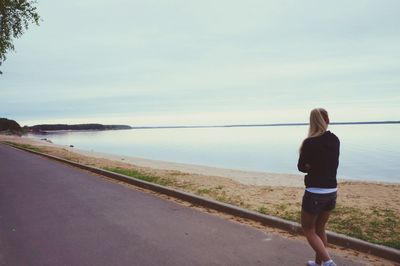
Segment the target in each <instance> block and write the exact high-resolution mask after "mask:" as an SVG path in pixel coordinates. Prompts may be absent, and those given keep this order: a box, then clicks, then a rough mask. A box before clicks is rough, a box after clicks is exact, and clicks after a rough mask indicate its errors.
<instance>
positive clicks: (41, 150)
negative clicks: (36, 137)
mask: <svg viewBox="0 0 400 266" xmlns="http://www.w3.org/2000/svg"><path fill="white" fill-rule="evenodd" d="M4 143H6V144H10V145H12V146H16V147H19V148H23V149H27V150H31V151H36V152H46V150H45V149H42V148H39V147H36V146H33V145H30V144H21V143H16V142H10V141H5V142H4Z"/></svg>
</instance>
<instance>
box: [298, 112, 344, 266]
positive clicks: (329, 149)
mask: <svg viewBox="0 0 400 266" xmlns="http://www.w3.org/2000/svg"><path fill="white" fill-rule="evenodd" d="M328 124H329V116H328V112H327V111H326V110H325V109H322V108H317V109H313V110H312V111H311V114H310V125H309V131H308V138H306V139H305V140H304V141H303V144H302V145H301V148H300V157H299V161H298V164H297V167H298V169H299V170H300V171H301V172H303V173H307V174H306V176H305V177H304V183H305V186H306V190H305V192H304V196H303V202H302V208H301V225H302V228H303V231H304V235H305V236H306V238H307V240H308V243H309V244H310V246H311V247H312V248H313V249H314V251H315V253H316V255H315V261H309V262H308V263H307V265H309V266H313V265H314V266H315V265H321V263H322V265H324V266H334V265H336V264H335V263H334V262H333V261H332V259H331V257H330V256H329V254H328V251H327V249H326V247H327V238H326V233H325V225H326V223H327V221H328V219H329V215H330V212H331V211H332V210H333V209H334V208H335V205H336V192H337V181H336V172H337V168H338V165H339V147H340V142H339V139H338V138H337V137H336V136H335V134H333V133H331V132H330V131H327V128H328Z"/></svg>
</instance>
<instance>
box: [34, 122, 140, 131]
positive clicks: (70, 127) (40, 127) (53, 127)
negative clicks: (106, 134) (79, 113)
mask: <svg viewBox="0 0 400 266" xmlns="http://www.w3.org/2000/svg"><path fill="white" fill-rule="evenodd" d="M131 128H132V127H131V126H127V125H102V124H77V125H67V124H43V125H35V126H31V127H29V130H30V131H32V132H43V131H55V130H117V129H131Z"/></svg>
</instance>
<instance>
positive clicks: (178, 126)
mask: <svg viewBox="0 0 400 266" xmlns="http://www.w3.org/2000/svg"><path fill="white" fill-rule="evenodd" d="M329 124H330V125H367V124H400V120H397V121H396V120H388V121H361V122H360V121H357V122H332V123H329ZM308 125H309V123H304V122H303V123H268V124H232V125H203V126H201V125H188V126H184V125H174V126H131V128H132V129H152V128H153V129H155V128H160V129H162V128H221V127H278V126H308Z"/></svg>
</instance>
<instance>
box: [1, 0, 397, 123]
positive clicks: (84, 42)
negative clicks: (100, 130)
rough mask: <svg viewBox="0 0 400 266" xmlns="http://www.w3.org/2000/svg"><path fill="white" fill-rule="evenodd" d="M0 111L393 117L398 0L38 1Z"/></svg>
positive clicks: (274, 118) (127, 118) (116, 116)
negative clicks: (36, 21)
mask: <svg viewBox="0 0 400 266" xmlns="http://www.w3.org/2000/svg"><path fill="white" fill-rule="evenodd" d="M38 10H39V13H40V15H41V17H42V22H41V25H40V27H36V26H31V28H30V29H29V31H27V32H26V34H25V35H23V36H22V37H21V38H20V39H18V40H17V41H16V42H15V47H16V53H10V54H9V55H8V60H7V61H6V62H5V63H4V64H3V65H2V67H1V70H2V71H3V72H4V74H3V75H2V76H0V90H1V98H0V117H8V118H11V119H16V120H17V121H18V122H20V123H21V124H22V125H25V124H28V125H32V124H36V123H55V122H58V123H80V122H99V123H123V124H131V125H166V124H173V125H177V124H179V125H181V124H182V125H188V124H232V123H234V124H236V123H276V122H305V121H307V119H308V113H309V111H310V109H311V108H314V107H325V108H326V109H327V110H328V111H329V113H330V115H331V118H332V120H333V121H372V120H400V104H399V103H400V1H398V0H393V1H387V0H376V1H367V0H358V1H348V0H346V1H320V0H315V1H307V0H303V1H296V0H293V1H285V0H279V1H278V0H276V1H266V0H260V1H254V0H247V1H231V0H230V1H225V0H224V1H218V0H217V1H216V0H213V1H211V0H201V1H200V0H199V1H197V0H191V1H187V0H181V1H178V0H156V1H152V0H145V1H144V0H143V1H136V0H126V1H123V0H114V1H98V0H96V1H92V0H85V1H81V0H80V1H78V0H70V1H59V0H39V3H38Z"/></svg>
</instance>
